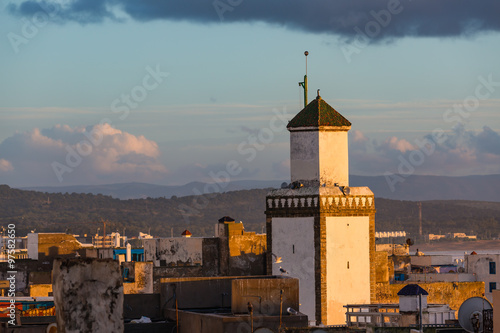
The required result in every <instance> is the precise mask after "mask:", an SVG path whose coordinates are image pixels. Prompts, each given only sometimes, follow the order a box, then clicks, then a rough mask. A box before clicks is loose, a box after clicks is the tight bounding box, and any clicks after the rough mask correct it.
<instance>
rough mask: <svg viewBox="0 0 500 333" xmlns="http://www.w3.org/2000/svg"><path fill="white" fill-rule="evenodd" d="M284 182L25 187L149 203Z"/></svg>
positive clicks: (267, 186)
mask: <svg viewBox="0 0 500 333" xmlns="http://www.w3.org/2000/svg"><path fill="white" fill-rule="evenodd" d="M282 182H283V181H279V180H276V181H266V180H262V181H260V180H239V181H232V182H229V183H221V184H213V185H214V186H207V185H208V184H207V183H202V182H191V183H188V184H185V185H179V186H166V185H154V184H147V183H120V184H107V185H74V186H60V187H55V186H41V187H24V188H21V189H22V190H32V191H38V192H47V193H91V194H102V195H109V196H112V197H113V198H117V199H124V200H125V199H146V198H167V199H169V198H171V197H172V196H177V197H185V196H189V195H199V194H209V193H214V192H229V191H240V190H252V189H259V188H270V187H271V188H278V187H279V186H280V185H281V183H282Z"/></svg>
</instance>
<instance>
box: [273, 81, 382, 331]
mask: <svg viewBox="0 0 500 333" xmlns="http://www.w3.org/2000/svg"><path fill="white" fill-rule="evenodd" d="M350 128H351V123H350V122H349V121H348V120H347V119H346V118H344V117H343V116H342V115H341V114H340V113H338V112H337V111H336V110H335V109H334V108H332V107H331V106H330V105H329V104H328V103H326V102H325V101H324V100H323V99H322V98H321V96H320V95H319V90H318V95H317V97H316V99H314V100H313V101H312V102H310V103H309V104H307V106H306V107H305V108H304V109H303V110H302V111H300V112H299V113H298V114H297V115H296V116H295V117H294V118H293V119H292V120H291V121H290V122H289V123H288V126H287V129H288V130H289V131H290V161H291V162H290V164H291V184H290V186H288V187H286V188H282V189H279V190H274V191H271V192H270V193H268V195H267V197H266V217H267V219H266V222H267V223H266V227H267V248H268V257H267V259H268V260H267V263H268V264H267V272H268V274H273V275H280V274H281V270H280V268H282V270H284V271H286V272H287V273H288V274H289V276H291V277H296V278H298V279H299V281H300V290H299V293H300V303H301V306H300V312H302V313H304V314H306V315H308V317H309V322H310V323H311V324H320V323H322V324H324V325H341V324H345V309H344V308H343V306H344V305H346V304H369V303H370V302H373V301H374V300H375V294H374V290H375V266H374V264H373V262H374V260H373V259H374V255H375V202H374V195H373V192H372V191H370V189H369V188H368V187H354V188H353V187H351V188H350V187H349V163H348V146H347V132H348V131H349V129H350ZM273 254H274V255H275V256H278V257H281V259H282V262H281V263H279V264H274V263H273V260H272V259H273Z"/></svg>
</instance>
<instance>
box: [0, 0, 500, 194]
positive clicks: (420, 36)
mask: <svg viewBox="0 0 500 333" xmlns="http://www.w3.org/2000/svg"><path fill="white" fill-rule="evenodd" d="M38 3H39V2H38ZM163 3H168V4H175V3H176V2H171V1H170V2H168V1H166V2H162V4H163ZM201 3H202V2H200V1H198V0H190V1H186V2H183V3H182V4H181V5H178V6H175V5H172V6H171V7H168V6H167V5H165V6H166V7H165V8H164V7H163V5H162V4H160V5H159V4H158V2H155V1H143V2H141V3H140V4H139V5H136V4H135V3H134V2H131V1H125V0H124V1H119V0H112V1H111V0H108V1H103V2H99V4H97V2H85V1H81V0H65V1H45V2H43V3H42V4H46V5H49V7H47V6H46V7H45V10H44V9H43V8H42V7H39V6H38V5H37V1H16V2H11V3H10V5H9V2H7V3H5V4H4V5H2V6H5V7H4V8H5V9H4V10H2V11H1V12H0V22H2V23H1V24H0V26H1V35H2V36H3V37H2V38H1V39H0V56H1V59H2V62H1V63H0V73H2V75H1V76H0V101H1V102H0V183H6V184H9V185H11V186H39V185H53V186H60V185H72V184H103V183H113V182H129V181H139V182H150V183H157V184H183V183H187V182H189V181H195V180H199V181H210V180H211V179H212V177H211V176H210V175H212V174H217V173H218V172H220V171H221V170H225V169H226V168H227V165H228V162H230V161H236V162H237V163H238V165H239V166H240V167H241V169H238V170H239V172H237V173H236V174H235V175H234V176H233V177H232V179H288V178H289V174H288V172H289V171H288V168H289V167H288V165H289V161H288V159H289V147H288V132H287V131H286V130H285V129H284V126H285V125H286V120H287V119H288V120H289V119H291V118H292V117H293V116H294V115H295V114H296V113H297V112H298V111H300V109H301V107H302V103H303V101H302V92H301V90H300V88H299V86H298V82H299V81H302V78H303V75H304V72H305V59H304V54H303V53H304V51H305V50H308V51H309V56H308V78H309V91H310V92H309V99H310V100H311V99H312V98H314V96H315V95H316V90H317V89H321V95H322V97H323V98H324V99H325V100H326V101H327V102H328V103H329V104H330V105H332V106H333V107H335V108H336V109H337V110H338V111H339V112H341V113H342V114H343V115H344V116H345V117H346V118H347V119H349V120H350V121H351V122H352V123H353V126H352V130H351V132H350V135H351V137H350V146H351V147H350V169H351V173H353V174H362V175H381V174H384V173H387V172H390V173H398V172H399V171H398V168H399V169H401V168H400V166H401V163H403V162H402V161H410V160H411V161H410V163H412V164H413V166H414V170H413V171H412V173H415V174H434V175H451V176H462V175H469V174H492V173H500V148H499V147H500V135H499V133H500V118H499V113H498V111H499V106H500V85H499V83H498V82H500V66H499V62H498V54H500V35H499V33H498V30H499V27H498V23H495V22H496V19H495V15H496V14H498V11H499V7H498V5H497V4H496V3H494V2H492V1H485V2H484V3H482V7H478V5H477V4H475V3H473V2H468V1H459V3H458V4H456V5H454V3H452V2H450V1H442V2H440V4H439V5H436V3H435V2H431V1H422V2H421V4H420V5H418V6H417V5H415V6H413V5H412V4H410V3H407V2H404V1H401V2H400V3H399V2H398V3H397V4H396V3H395V0H390V1H379V0H377V1H371V2H368V0H360V1H358V2H357V6H356V7H355V8H354V7H352V6H353V5H350V4H349V2H347V1H338V2H336V4H335V5H331V7H329V6H330V5H329V3H330V2H319V1H311V2H307V3H308V5H307V6H306V5H305V3H306V2H299V1H291V2H288V3H287V4H288V5H286V7H287V8H286V9H285V10H281V9H280V8H278V7H277V8H268V7H266V6H269V5H266V2H260V1H256V2H252V3H250V2H248V1H247V0H238V1H236V0H232V1H218V2H217V1H214V2H213V3H209V5H208V6H207V5H201ZM279 3H281V2H279ZM332 3H333V2H332ZM54 4H55V6H56V7H53V5H54ZM214 4H216V5H218V6H221V4H222V7H217V6H216V5H215V6H214ZM344 4H345V6H344ZM50 6H52V7H50ZM228 6H229V7H228ZM259 6H260V7H259ZM273 6H277V4H274V5H273ZM284 6H285V5H284ZM335 6H337V7H335ZM390 6H393V7H390ZM412 6H413V7H412ZM50 8H52V9H54V8H55V10H52V11H50V10H49V9H50ZM217 8H219V9H217ZM221 8H223V9H224V8H225V9H226V11H224V12H221ZM390 8H392V9H393V11H394V13H393V14H392V15H391V16H390V21H389V22H388V21H387V17H385V18H384V17H382V19H385V20H386V22H385V23H386V25H385V26H383V25H382V24H380V23H377V22H378V21H377V20H376V18H375V16H373V14H372V12H373V11H374V12H375V13H383V12H384V13H387V12H389V9H390ZM223 9H222V10H223ZM299 10H300V11H302V12H301V13H302V14H303V15H301V13H297V11H299ZM218 11H219V12H218ZM329 11H331V12H329ZM320 13H321V15H320ZM495 13H496V14H495ZM219 14H221V15H219ZM316 14H317V15H316ZM315 15H316V16H315ZM221 18H222V19H221ZM374 22H375V23H374ZM35 24H36V25H35ZM377 24H378V28H379V30H371V31H370V30H367V29H369V28H370V27H371V28H374V27H375V28H377ZM33 27H35V29H33ZM357 31H364V32H365V34H367V33H370V32H371V33H372V34H373V37H369V36H368V37H360V35H359V33H358V32H357ZM367 31H368V32H367ZM363 38H365V39H363ZM353 50H354V51H353ZM151 73H156V76H155V75H154V74H151ZM485 82H486V83H485ZM488 82H489V83H488ZM478 93H479V95H478ZM123 96H132V97H130V98H132V100H129V103H131V104H127V103H126V102H125V100H124V99H123V98H124V97H123ZM134 96H135V97H134ZM134 98H135V99H134ZM476 102H477V104H475V103H476ZM454 106H455V108H454ZM276 120H278V122H276ZM273 121H274V123H272V122H273ZM99 124H101V125H99ZM272 124H275V125H276V126H273V125H272ZM278 125H279V126H278ZM270 128H273V130H272V131H271V132H269V131H268V129H270ZM436 130H437V131H438V132H441V131H442V132H443V133H445V134H444V135H445V138H446V139H445V140H441V141H440V142H437V141H439V140H437V141H436V140H434V141H432V139H433V137H432V135H431V133H433V131H434V132H436ZM85 133H86V134H89V133H93V134H94V142H91V140H90V139H89V137H88V135H87V136H86V135H85ZM269 133H271V136H269ZM266 134H267V136H265V135H266ZM259 135H260V136H259ZM434 139H436V138H434ZM415 140H417V141H415ZM425 140H431V141H425ZM418 142H427V148H428V149H427V150H426V151H424V150H425V149H423V148H421V147H420V146H419V145H418ZM431 148H433V149H431ZM418 151H421V152H423V153H425V154H424V158H423V160H422V161H417V160H416V159H415V158H416V156H417V155H418ZM252 152H254V153H255V154H253V153H252ZM412 152H413V153H412ZM74 154H77V155H78V156H75V155H74ZM68 155H69V157H68ZM419 156H420V155H419Z"/></svg>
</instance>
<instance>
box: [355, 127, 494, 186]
mask: <svg viewBox="0 0 500 333" xmlns="http://www.w3.org/2000/svg"><path fill="white" fill-rule="evenodd" d="M358 132H359V131H358ZM350 135H351V138H350V139H351V144H350V151H349V153H350V160H351V162H350V164H351V174H357V175H382V174H384V173H385V172H390V173H400V171H399V169H398V168H400V167H401V165H403V164H406V168H403V169H405V170H407V167H408V165H410V170H411V173H412V174H427V175H442V176H466V175H474V174H498V173H500V135H499V133H497V132H496V131H494V130H492V129H491V128H489V127H487V126H485V127H483V129H482V130H481V131H479V132H476V131H472V130H466V129H465V127H464V126H463V125H459V126H456V127H455V128H454V129H453V130H452V131H450V132H447V133H444V134H443V137H442V140H438V138H437V137H433V136H432V135H431V134H428V135H426V136H424V137H423V138H420V139H417V140H415V141H414V142H409V141H407V140H404V139H400V138H397V137H391V138H389V139H387V140H385V141H384V142H382V143H378V142H377V141H375V140H369V139H366V137H365V136H364V135H362V134H360V133H357V132H353V133H352V134H350Z"/></svg>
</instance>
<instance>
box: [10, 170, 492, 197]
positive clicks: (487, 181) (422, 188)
mask: <svg viewBox="0 0 500 333" xmlns="http://www.w3.org/2000/svg"><path fill="white" fill-rule="evenodd" d="M390 177H394V176H356V175H353V176H351V177H350V185H351V186H352V187H356V186H368V187H369V188H370V189H371V190H372V191H373V193H374V194H375V197H377V198H385V199H394V200H409V201H422V200H473V201H491V202H500V191H499V190H498V189H499V188H500V175H483V176H480V175H479V176H462V177H450V176H421V175H412V176H408V177H406V178H404V177H400V178H390ZM395 179H397V180H398V181H396V182H395ZM282 182H284V181H283V180H273V181H255V180H238V181H232V182H229V183H203V182H190V183H187V184H184V185H179V186H172V185H157V184H148V183H135V182H132V183H117V184H104V185H75V186H63V187H22V188H20V189H21V190H33V191H39V192H47V193H66V192H67V193H92V194H102V195H110V196H112V197H113V198H118V199H140V198H143V199H144V198H148V197H149V198H161V197H165V198H171V197H173V196H176V197H183V196H189V195H198V194H209V193H214V192H228V191H239V190H251V189H262V188H268V187H274V188H276V187H279V186H280V185H281V183H282ZM207 184H213V185H214V186H207ZM391 184H392V185H391ZM207 188H208V190H207V191H206V189H207ZM214 189H215V190H216V191H214Z"/></svg>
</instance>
